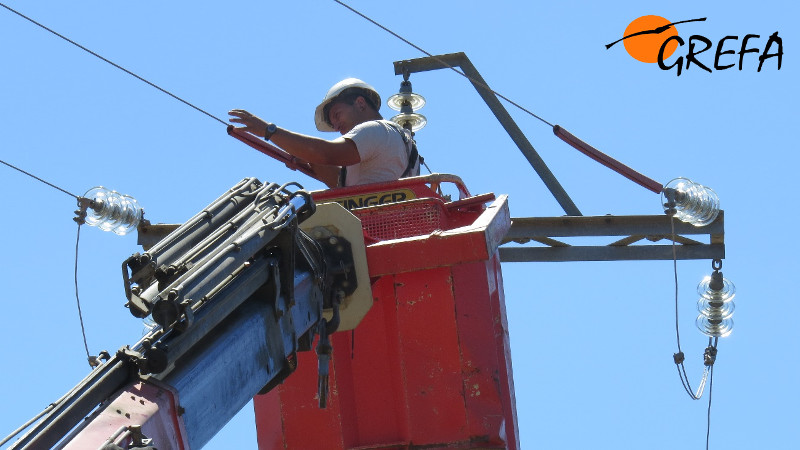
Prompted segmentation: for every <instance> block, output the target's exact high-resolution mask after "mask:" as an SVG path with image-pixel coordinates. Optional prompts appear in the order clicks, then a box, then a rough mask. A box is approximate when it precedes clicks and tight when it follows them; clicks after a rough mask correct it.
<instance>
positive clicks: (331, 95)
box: [314, 78, 381, 131]
mask: <svg viewBox="0 0 800 450" xmlns="http://www.w3.org/2000/svg"><path fill="white" fill-rule="evenodd" d="M349 88H360V89H364V90H365V91H367V92H366V93H367V94H368V96H369V97H370V101H372V102H373V104H374V105H373V106H375V109H380V107H381V96H380V94H378V91H376V90H375V88H374V87H372V86H370V85H368V84H367V83H365V82H363V81H361V80H359V79H358V78H345V79H344V80H342V81H340V82H338V83H336V84H334V85H333V86H332V87H331V88H330V89H328V93H327V94H325V98H324V99H322V103H320V104H319V106H317V109H316V110H315V111H314V123H315V124H316V125H317V129H318V130H319V131H336V130H334V129H333V127H332V126H331V125H330V124H329V123H328V120H327V118H326V117H325V107H326V106H328V104H330V103H331V102H333V101H334V100H335V99H336V97H338V96H339V94H341V93H342V92H344V90H345V89H349Z"/></svg>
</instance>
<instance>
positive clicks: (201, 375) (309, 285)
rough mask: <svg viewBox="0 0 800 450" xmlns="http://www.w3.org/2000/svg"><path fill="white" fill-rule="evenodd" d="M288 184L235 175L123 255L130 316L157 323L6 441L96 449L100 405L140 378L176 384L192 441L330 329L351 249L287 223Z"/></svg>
mask: <svg viewBox="0 0 800 450" xmlns="http://www.w3.org/2000/svg"><path fill="white" fill-rule="evenodd" d="M288 186H290V185H289V184H287V185H282V186H278V185H276V184H274V183H273V184H262V183H261V182H259V181H258V180H256V179H254V178H250V179H245V180H243V181H242V182H241V183H239V184H237V185H236V186H234V187H233V188H231V189H230V190H229V191H228V192H226V193H225V194H223V195H222V196H221V197H220V198H219V199H217V200H216V201H214V202H213V203H211V204H210V205H208V206H207V207H206V208H204V209H203V210H202V211H201V212H199V213H198V214H197V215H196V216H194V217H193V218H192V219H190V220H189V221H187V222H186V223H184V224H183V225H181V226H180V227H178V228H177V229H174V231H172V232H171V233H170V234H169V235H168V236H166V237H165V238H164V239H161V240H160V241H159V242H158V243H157V244H156V245H154V246H152V247H150V248H149V249H148V250H147V251H146V252H145V253H143V254H138V253H137V254H134V255H133V256H132V257H131V258H129V259H128V260H126V261H125V263H124V264H123V274H124V281H125V292H126V296H127V297H128V304H127V305H126V306H127V307H128V308H129V309H130V311H131V313H133V314H134V315H135V316H137V317H144V316H146V315H148V314H151V313H152V314H153V318H154V319H155V321H156V322H157V323H158V326H156V327H155V328H154V329H153V330H152V331H151V332H150V333H148V334H147V335H146V336H145V337H144V338H142V340H140V341H139V342H138V343H136V344H135V345H133V346H132V347H129V346H126V347H123V348H121V349H120V350H119V351H118V352H117V353H116V355H113V356H110V357H109V359H108V361H106V362H105V363H104V364H102V365H101V366H100V367H98V368H96V369H94V370H93V371H92V373H91V374H90V375H89V376H88V377H86V378H85V379H84V380H83V381H82V382H81V383H79V384H78V386H76V387H75V388H74V389H73V390H71V391H70V392H69V393H68V394H67V395H65V396H64V397H63V398H62V399H61V400H59V401H58V402H56V403H55V404H54V406H53V408H52V409H51V410H50V411H49V413H48V414H46V415H45V416H44V418H43V419H42V421H40V422H39V423H38V424H36V425H35V426H34V427H33V428H32V429H31V430H30V431H29V432H28V433H27V434H26V435H25V436H23V437H22V438H21V439H20V440H18V441H17V442H16V443H15V445H14V446H13V447H12V448H14V449H41V448H51V447H54V446H56V445H57V444H59V443H61V445H63V444H65V443H69V444H71V445H72V446H73V447H76V448H81V447H82V446H83V445H84V443H85V445H90V446H91V445H95V444H97V445H96V447H95V448H97V447H99V446H101V445H102V444H103V441H102V440H101V441H100V442H99V443H95V442H94V441H92V440H91V439H97V438H96V437H95V436H97V435H98V434H102V432H103V431H101V433H98V432H97V429H98V427H99V425H97V424H98V423H101V422H103V421H104V420H105V419H103V415H104V414H108V409H109V408H112V406H109V405H111V404H112V403H113V402H114V401H115V400H116V399H118V398H122V396H124V395H125V392H129V391H130V390H131V389H133V388H132V387H133V386H135V385H137V383H138V384H139V385H140V384H141V383H142V382H145V383H147V382H148V381H150V380H152V383H155V384H157V385H161V386H163V385H166V386H169V387H171V389H172V390H174V391H175V392H176V393H177V394H178V398H179V401H180V405H179V406H180V408H179V409H180V413H179V415H180V421H182V423H183V428H184V429H185V431H186V436H187V441H188V444H189V447H190V448H200V447H202V446H203V445H205V443H207V442H208V441H209V440H210V439H211V438H212V437H213V436H214V435H215V434H216V433H217V432H218V431H219V430H220V429H222V427H223V426H225V424H226V423H227V422H228V421H229V420H230V419H231V418H232V417H233V416H234V415H235V414H236V413H237V412H238V411H239V410H240V409H241V408H242V407H243V406H244V405H245V404H246V403H247V402H248V401H249V400H250V399H251V398H252V397H253V396H254V395H256V394H257V393H259V392H261V391H267V390H269V389H271V388H272V387H274V386H275V385H277V384H278V383H280V382H281V381H283V380H284V379H285V378H286V377H287V376H289V375H290V374H291V373H292V372H293V371H294V369H295V367H296V361H297V360H296V353H297V352H298V351H305V350H310V349H311V343H312V342H313V340H314V335H315V334H316V333H317V332H318V331H321V332H323V333H324V334H325V336H327V333H328V332H332V331H333V329H334V328H335V325H333V324H332V323H328V322H326V321H325V319H323V316H322V314H323V308H331V307H333V308H334V317H335V318H337V317H338V313H336V311H335V310H336V309H337V305H338V301H339V300H340V299H341V298H343V296H344V295H345V294H346V292H345V291H348V292H351V291H352V289H354V287H355V284H356V283H354V280H352V279H351V278H350V277H349V276H348V275H347V274H348V273H352V272H353V271H352V269H351V268H352V265H353V255H352V253H351V252H349V251H348V252H343V251H342V248H347V249H349V245H348V246H345V247H343V246H342V245H341V243H340V244H338V245H337V246H336V247H335V249H332V248H330V247H328V244H327V243H326V242H325V241H324V240H319V241H315V240H314V239H312V238H311V237H310V236H308V235H306V234H305V233H303V232H302V231H301V230H300V229H299V227H298V225H299V223H300V222H301V221H302V220H304V219H305V218H307V217H309V216H310V215H311V214H313V213H314V211H315V207H314V203H313V200H312V199H311V197H310V196H309V195H308V194H307V193H306V192H305V191H302V190H297V191H295V192H291V191H290V190H289V189H288V188H287V187H288ZM145 226H147V225H145ZM140 231H141V230H140ZM343 286H349V288H345V287H343ZM98 405H99V407H98ZM117 413H119V411H117ZM117 415H119V414H117ZM87 416H89V417H88V419H87V420H83V419H84V418H85V417H87ZM148 420H149V419H148ZM79 422H80V424H79ZM123 425H124V427H131V429H136V430H145V429H146V428H147V426H148V424H147V423H145V420H144V419H143V420H142V423H136V422H134V421H131V422H126V423H124V424H123ZM162 425H163V424H162ZM137 432H138V431H137ZM87 436H88V437H87ZM106 438H108V436H104V437H103V439H106ZM87 439H88V440H87ZM153 444H154V445H156V446H158V442H157V441H156V442H153Z"/></svg>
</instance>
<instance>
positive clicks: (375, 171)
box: [343, 120, 410, 186]
mask: <svg viewBox="0 0 800 450" xmlns="http://www.w3.org/2000/svg"><path fill="white" fill-rule="evenodd" d="M400 133H402V131H400V130H398V129H396V128H395V127H394V125H393V124H391V123H390V122H389V121H387V120H371V121H369V122H364V123H360V124H358V125H356V126H355V127H353V129H352V130H350V131H349V132H347V133H346V134H345V135H344V136H343V137H344V138H345V139H350V140H351V141H353V143H354V144H356V148H357V149H358V155H359V156H360V157H361V162H359V163H358V164H354V165H352V166H347V179H346V181H345V184H346V185H347V186H354V185H357V184H367V183H378V182H381V181H394V180H397V179H398V178H400V177H401V176H402V175H403V172H405V170H406V167H407V166H408V151H409V150H410V148H407V146H406V143H405V142H404V141H403V136H402V135H401V134H400Z"/></svg>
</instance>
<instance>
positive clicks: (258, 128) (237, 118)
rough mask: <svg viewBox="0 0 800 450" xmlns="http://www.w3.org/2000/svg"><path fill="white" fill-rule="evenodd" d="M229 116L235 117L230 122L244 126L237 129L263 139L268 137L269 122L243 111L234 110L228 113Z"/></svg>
mask: <svg viewBox="0 0 800 450" xmlns="http://www.w3.org/2000/svg"><path fill="white" fill-rule="evenodd" d="M228 115H229V116H233V117H231V118H230V119H228V121H229V122H231V123H238V124H242V125H243V126H241V127H239V128H237V129H239V130H242V131H246V132H248V133H250V134H252V135H255V136H258V137H262V138H263V137H264V136H265V135H266V132H267V122H266V121H265V120H263V119H261V118H260V117H258V116H254V115H253V114H250V113H249V112H247V111H245V110H243V109H232V110H230V111H228Z"/></svg>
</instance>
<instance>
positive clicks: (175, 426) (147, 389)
mask: <svg viewBox="0 0 800 450" xmlns="http://www.w3.org/2000/svg"><path fill="white" fill-rule="evenodd" d="M178 405H179V403H178V394H177V392H175V390H174V389H172V388H171V387H169V386H167V385H165V384H163V383H159V382H158V381H156V380H152V379H151V380H148V381H136V382H133V383H131V384H129V385H128V386H126V387H124V388H123V389H121V390H119V391H118V392H117V393H116V394H115V395H114V396H113V397H112V398H110V399H109V403H107V404H106V406H105V407H103V408H101V409H99V410H98V411H96V412H95V413H93V414H92V416H90V417H89V418H87V419H86V421H85V422H84V423H85V424H86V426H84V427H82V428H79V429H78V430H77V431H76V432H75V435H74V436H72V437H70V438H68V439H67V441H68V443H67V444H66V446H64V447H63V448H64V450H84V449H88V448H99V447H101V446H102V445H103V442H105V441H106V440H107V439H108V438H109V436H112V435H114V434H115V433H116V432H117V431H118V430H120V429H121V428H125V427H128V426H134V425H136V426H141V427H142V428H141V429H142V434H144V435H145V436H147V437H148V438H151V439H153V442H158V445H159V446H163V448H171V449H176V450H183V449H188V448H189V443H188V438H187V435H186V429H185V427H184V425H183V420H182V419H181V417H180V414H181V413H180V411H179V408H180V407H179V406H178ZM114 442H115V443H117V444H118V445H120V446H121V447H123V448H128V445H129V444H130V443H131V440H130V435H129V433H122V434H121V435H120V438H119V440H117V441H114ZM160 448H161V447H160Z"/></svg>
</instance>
